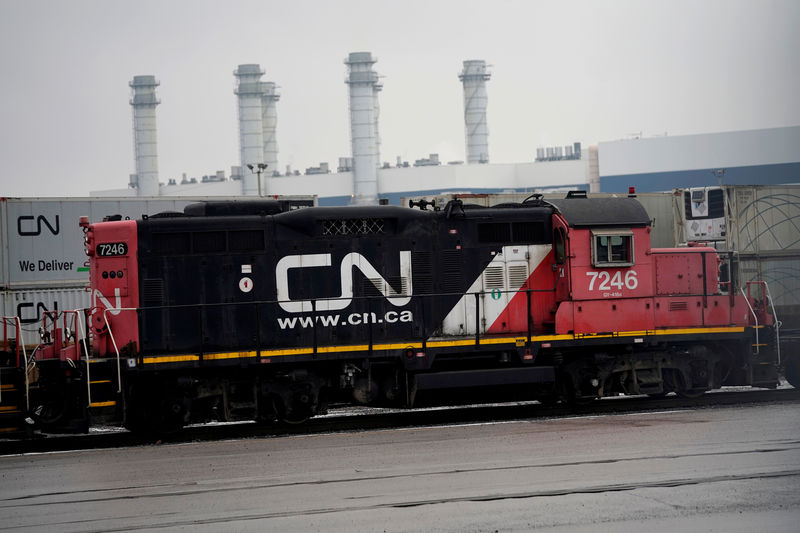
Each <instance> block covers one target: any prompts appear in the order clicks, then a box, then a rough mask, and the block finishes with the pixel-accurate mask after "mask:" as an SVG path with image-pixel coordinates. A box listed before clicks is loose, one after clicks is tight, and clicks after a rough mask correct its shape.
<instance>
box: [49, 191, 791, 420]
mask: <svg viewBox="0 0 800 533" xmlns="http://www.w3.org/2000/svg"><path fill="white" fill-rule="evenodd" d="M420 207H421V209H408V208H401V207H392V206H360V207H342V208H325V207H316V208H304V209H296V210H289V209H287V207H286V206H285V205H282V204H280V203H279V202H275V201H269V200H259V201H252V202H227V203H226V202H216V203H200V204H194V205H191V206H189V207H187V208H186V209H185V211H184V212H183V213H164V214H161V215H156V216H151V217H146V218H143V219H141V220H108V221H106V222H102V223H95V224H89V223H88V222H87V221H84V222H83V223H82V225H83V226H84V230H85V234H86V252H87V254H88V256H89V264H90V276H91V281H90V287H91V291H92V308H91V310H90V312H89V313H88V314H89V319H88V322H89V328H88V329H89V336H88V337H89V340H90V341H91V342H90V344H91V348H89V349H88V350H87V352H88V353H84V354H81V351H82V350H80V349H73V350H72V352H70V353H69V354H66V355H64V354H63V353H61V352H62V351H63V348H62V347H61V345H59V346H55V347H51V348H50V349H49V350H48V349H44V348H43V349H41V350H40V351H39V356H38V357H39V361H40V366H42V372H43V373H44V366H46V365H47V363H48V361H47V360H48V358H49V359H50V360H52V361H58V364H54V365H53V366H54V368H55V367H58V368H59V369H62V370H52V371H51V373H52V372H56V373H57V372H59V371H63V369H64V368H67V367H68V369H69V370H70V371H71V372H72V375H73V379H74V380H77V381H78V382H82V383H84V385H85V387H83V388H81V389H80V390H84V389H85V392H83V393H81V394H82V397H81V401H82V402H83V403H84V404H85V405H87V406H90V407H89V411H90V412H91V413H97V414H100V413H104V414H105V415H106V416H108V417H112V418H114V417H116V418H120V419H123V420H124V422H125V424H126V425H127V426H128V427H130V428H136V429H139V428H141V429H147V428H150V429H157V430H159V431H166V430H171V429H175V428H178V427H180V426H181V425H183V424H185V423H187V422H190V421H195V420H197V421H199V420H209V419H212V418H214V419H222V420H231V419H237V418H249V419H253V418H255V419H262V420H274V419H278V420H284V421H287V422H298V421H302V420H304V419H306V418H308V417H310V416H313V415H316V414H319V413H323V412H325V409H326V407H327V405H328V404H329V403H330V402H355V403H367V404H369V403H376V404H391V405H403V406H408V407H411V406H414V405H418V404H419V403H420V402H423V401H424V400H425V398H426V397H427V396H430V394H431V391H437V394H440V395H442V394H443V395H444V396H447V397H452V398H453V399H456V398H458V399H460V400H461V401H463V400H465V399H466V400H467V401H470V400H472V399H474V400H477V399H478V398H484V397H495V396H496V397H500V398H511V397H513V398H529V399H539V400H542V401H557V400H559V399H561V400H565V401H575V402H580V401H586V400H590V399H593V398H597V397H603V396H609V395H619V394H650V395H663V394H666V393H669V392H675V393H677V394H680V395H684V396H695V395H699V394H702V393H703V392H705V391H707V390H710V389H713V388H718V387H721V386H723V385H728V384H736V385H757V386H765V387H774V386H775V385H776V383H777V373H776V368H777V364H776V363H777V361H776V353H775V350H774V335H773V318H772V316H771V314H770V313H769V312H768V311H767V305H766V301H765V300H766V298H764V297H763V296H762V292H763V291H762V290H761V288H762V287H761V286H760V285H759V284H751V285H748V286H746V287H744V289H745V290H741V289H740V288H739V287H737V286H736V283H735V280H725V281H721V280H720V271H721V264H722V259H721V258H720V256H719V255H718V254H717V252H715V251H714V250H713V249H712V248H708V247H703V246H696V247H688V248H669V249H655V248H651V246H650V218H649V217H648V215H647V213H646V212H645V210H644V209H643V208H642V206H641V205H640V204H639V202H637V201H636V200H635V199H634V198H588V197H587V196H586V195H585V194H581V193H574V194H572V193H571V194H570V195H568V197H567V198H564V199H561V200H549V201H544V200H542V199H541V198H540V197H538V196H537V197H532V198H530V199H528V200H526V201H525V202H522V203H519V204H504V205H499V206H495V207H486V208H485V207H477V206H470V205H465V204H463V203H462V202H461V201H459V200H455V201H451V202H449V203H448V204H447V205H446V206H444V207H443V208H441V209H427V208H426V207H427V206H426V205H425V203H424V202H423V203H422V204H421V205H420ZM734 270H735V269H726V271H730V272H733V271H734ZM751 292H752V294H751ZM93 376H95V377H93ZM97 376H99V377H97ZM100 378H102V379H100ZM101 382H103V383H108V386H107V388H106V389H105V392H101V390H102V389H101V387H102V385H99V383H101ZM70 390H78V389H77V388H75V389H70ZM87 396H88V397H87Z"/></svg>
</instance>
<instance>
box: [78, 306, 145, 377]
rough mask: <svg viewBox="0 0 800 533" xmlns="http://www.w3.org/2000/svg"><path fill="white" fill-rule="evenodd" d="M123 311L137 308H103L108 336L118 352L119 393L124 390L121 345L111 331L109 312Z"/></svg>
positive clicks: (115, 351) (134, 310) (87, 364)
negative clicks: (120, 355)
mask: <svg viewBox="0 0 800 533" xmlns="http://www.w3.org/2000/svg"><path fill="white" fill-rule="evenodd" d="M121 311H133V312H136V311H137V309H136V308H135V307H107V308H105V309H103V322H105V324H106V327H107V328H108V336H109V337H110V338H111V344H112V345H113V346H114V353H116V356H117V393H120V392H122V366H121V364H120V359H119V346H117V340H116V339H115V338H114V332H113V331H111V322H110V321H109V320H108V313H109V312H114V313H115V314H117V313H119V312H121ZM86 366H87V367H88V366H89V363H88V362H87V363H86Z"/></svg>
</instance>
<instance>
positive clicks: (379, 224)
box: [322, 218, 386, 235]
mask: <svg viewBox="0 0 800 533" xmlns="http://www.w3.org/2000/svg"><path fill="white" fill-rule="evenodd" d="M384 233H386V221H385V220H384V219H382V218H344V219H339V220H323V221H322V234H323V235H383V234H384Z"/></svg>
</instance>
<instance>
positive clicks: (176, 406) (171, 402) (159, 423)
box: [150, 395, 188, 435]
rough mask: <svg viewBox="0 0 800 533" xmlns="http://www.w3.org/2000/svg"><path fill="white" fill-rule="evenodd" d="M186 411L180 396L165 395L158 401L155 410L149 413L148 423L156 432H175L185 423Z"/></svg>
mask: <svg viewBox="0 0 800 533" xmlns="http://www.w3.org/2000/svg"><path fill="white" fill-rule="evenodd" d="M187 413H188V409H187V408H186V404H185V402H184V398H183V397H182V396H178V395H171V396H167V397H165V398H163V399H162V400H161V402H159V405H158V408H157V410H156V412H154V413H151V418H150V423H151V425H152V427H153V428H154V429H155V430H156V432H157V433H161V434H167V435H168V434H171V433H176V432H178V431H180V430H181V429H183V426H184V425H185V424H186V415H187Z"/></svg>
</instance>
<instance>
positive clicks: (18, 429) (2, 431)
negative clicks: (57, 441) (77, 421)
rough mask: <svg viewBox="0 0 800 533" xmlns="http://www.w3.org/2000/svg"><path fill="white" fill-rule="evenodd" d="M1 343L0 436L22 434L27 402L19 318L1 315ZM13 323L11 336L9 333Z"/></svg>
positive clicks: (25, 427)
mask: <svg viewBox="0 0 800 533" xmlns="http://www.w3.org/2000/svg"><path fill="white" fill-rule="evenodd" d="M2 320H3V346H2V350H0V435H2V436H17V435H22V434H26V433H27V432H28V430H29V429H30V426H29V425H28V424H27V423H26V417H27V413H28V409H29V405H28V401H29V398H28V372H27V370H28V353H27V350H26V348H25V341H24V339H23V336H22V327H21V323H20V319H19V317H11V316H3V317H2ZM10 325H13V330H14V336H13V338H12V337H10V336H9V326H10Z"/></svg>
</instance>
